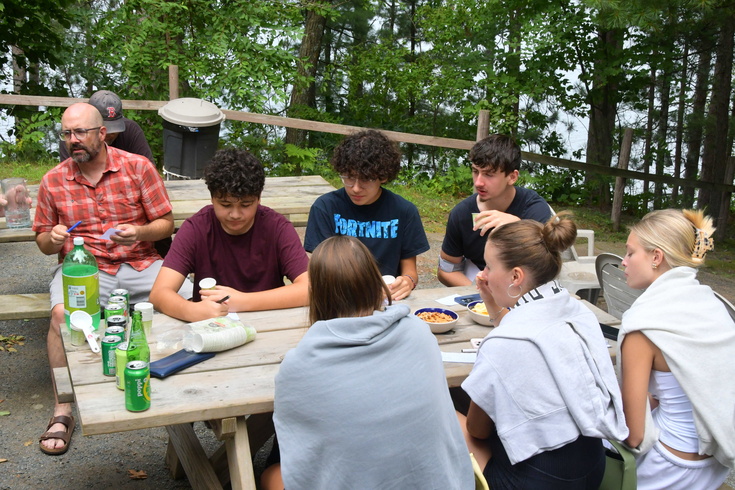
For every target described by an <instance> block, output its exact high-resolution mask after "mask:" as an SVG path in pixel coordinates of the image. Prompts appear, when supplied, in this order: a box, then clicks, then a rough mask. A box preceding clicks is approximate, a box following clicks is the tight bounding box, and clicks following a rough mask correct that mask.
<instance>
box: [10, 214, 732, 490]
mask: <svg viewBox="0 0 735 490" xmlns="http://www.w3.org/2000/svg"><path fill="white" fill-rule="evenodd" d="M299 232H300V234H301V235H302V238H303V229H299ZM441 239H442V236H441V234H429V240H430V243H431V247H432V249H431V251H429V252H427V253H426V254H424V255H423V256H422V257H419V272H420V284H419V287H424V288H427V287H438V286H440V284H439V283H438V281H437V280H436V278H435V277H434V271H435V269H436V257H437V254H438V250H439V248H440V246H441ZM619 247H620V245H619V244H604V243H598V244H597V248H598V250H597V251H598V252H600V251H602V250H605V251H608V250H609V251H612V252H615V253H621V250H620V248H619ZM0 254H1V255H0V265H1V266H2V270H3V272H4V274H5V278H6V279H5V281H0V294H12V293H17V292H23V293H45V292H47V291H48V280H49V274H48V272H49V270H50V269H51V267H52V266H53V264H54V262H55V258H54V257H46V256H44V255H42V254H41V253H40V252H39V251H38V249H37V248H36V245H35V244H34V243H6V244H0ZM702 281H703V282H705V283H707V284H710V285H712V286H713V287H714V288H715V289H717V290H718V291H719V292H721V293H723V294H724V295H725V296H726V297H727V298H728V299H730V300H731V301H733V300H734V299H735V285H733V284H732V281H729V282H728V281H724V280H721V279H719V278H717V277H715V276H712V275H711V274H706V275H703V276H702ZM47 331H48V320H47V319H42V320H30V321H29V320H13V321H0V335H4V336H8V335H24V336H25V337H26V340H25V345H22V346H17V347H16V348H17V352H15V353H8V352H0V366H1V368H0V369H1V372H0V412H10V414H9V415H5V416H0V461H3V460H7V461H3V462H0V489H1V490H4V489H26V488H28V489H31V488H32V489H37V488H51V487H61V488H79V489H84V488H90V489H94V488H153V487H155V488H156V489H157V490H165V489H176V488H190V486H189V484H188V482H187V480H185V479H184V480H178V481H176V480H173V479H172V478H171V477H170V475H169V472H168V468H167V467H166V464H165V459H164V458H165V454H166V444H167V440H168V436H167V434H166V431H165V429H163V428H159V429H150V430H141V431H131V432H124V433H118V434H110V435H102V436H91V437H83V436H82V434H81V428H80V427H79V423H78V421H77V427H76V429H75V431H74V437H73V439H72V444H71V447H70V449H69V451H68V452H67V453H66V454H64V455H62V456H57V457H50V456H46V455H44V454H43V453H41V452H40V451H39V450H38V436H39V435H40V434H41V433H42V432H43V430H44V428H45V426H46V423H47V422H48V419H49V417H50V416H51V412H52V410H53V402H54V398H53V393H52V390H51V381H50V377H49V367H48V360H47V357H46V333H47ZM195 429H196V431H197V433H198V434H199V435H200V438H202V439H204V446H205V450H206V451H207V454H210V455H211V454H212V453H213V452H214V451H215V449H216V448H217V447H218V445H219V442H218V441H217V440H216V439H215V438H214V437H213V436H212V434H211V432H210V431H208V430H206V429H205V428H204V426H203V424H201V423H197V424H196V426H195ZM264 455H265V451H261V452H260V453H259V454H258V455H257V456H256V471H258V470H259V469H260V466H262V461H263V459H264ZM129 470H136V471H143V472H145V474H146V475H147V479H145V480H133V479H131V478H130V477H129V475H128V471H129ZM734 480H735V479H734V478H733V475H732V474H731V476H730V479H729V480H728V483H729V484H730V485H731V486H733V485H735V481H734Z"/></svg>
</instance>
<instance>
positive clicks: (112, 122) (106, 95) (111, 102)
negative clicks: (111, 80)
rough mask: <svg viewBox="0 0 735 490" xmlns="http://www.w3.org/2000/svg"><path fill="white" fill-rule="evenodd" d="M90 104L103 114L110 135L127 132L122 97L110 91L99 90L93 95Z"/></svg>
mask: <svg viewBox="0 0 735 490" xmlns="http://www.w3.org/2000/svg"><path fill="white" fill-rule="evenodd" d="M89 103H90V104H92V105H93V106H95V107H96V108H97V110H98V111H100V114H102V119H103V120H104V121H105V127H106V128H107V132H108V133H122V132H123V131H125V121H123V118H122V117H123V111H122V101H121V100H120V97H118V96H117V95H116V94H114V93H113V92H110V91H109V90H99V91H97V92H95V93H93V94H92V97H90V98H89Z"/></svg>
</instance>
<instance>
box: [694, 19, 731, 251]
mask: <svg viewBox="0 0 735 490" xmlns="http://www.w3.org/2000/svg"><path fill="white" fill-rule="evenodd" d="M734 33H735V24H733V23H732V22H725V23H723V24H722V26H721V27H720V35H719V38H718V41H717V60H716V61H715V73H714V77H713V79H712V97H711V98H710V106H709V117H708V124H707V129H706V131H705V137H704V152H703V155H702V179H703V180H710V181H713V182H720V183H724V182H725V177H726V173H727V162H728V157H729V156H730V150H729V148H727V140H728V137H727V133H728V126H729V116H730V95H731V92H732V78H731V76H732V61H733V34H734ZM722 194H723V193H722V191H716V190H710V189H702V191H701V192H700V194H699V207H700V208H703V207H705V206H706V207H707V208H708V214H709V215H710V216H712V218H713V219H714V220H715V226H716V227H717V232H716V238H718V239H722V238H723V237H724V236H725V231H726V227H727V216H728V213H729V209H727V208H726V209H721V204H722V197H723V196H722ZM728 208H729V206H728Z"/></svg>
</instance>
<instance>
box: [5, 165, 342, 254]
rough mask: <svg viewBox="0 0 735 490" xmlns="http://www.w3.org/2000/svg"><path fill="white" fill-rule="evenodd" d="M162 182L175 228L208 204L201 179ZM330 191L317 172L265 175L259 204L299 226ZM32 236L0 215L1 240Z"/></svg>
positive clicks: (32, 188) (33, 194) (35, 191)
mask: <svg viewBox="0 0 735 490" xmlns="http://www.w3.org/2000/svg"><path fill="white" fill-rule="evenodd" d="M164 185H165V186H166V191H167V192H168V195H169V199H170V200H171V204H172V206H173V213H174V221H175V222H176V226H177V227H179V226H181V223H182V222H183V221H184V220H185V219H186V218H188V217H190V216H192V215H194V214H195V213H196V212H197V211H199V210H200V209H201V208H203V207H204V206H206V205H207V204H210V203H211V201H210V195H209V190H208V189H207V186H206V184H205V183H204V180H203V179H194V180H166V181H164ZM28 189H29V191H30V193H31V197H32V198H33V199H34V203H35V197H36V195H37V194H38V185H31V186H28ZM333 190H335V189H334V187H332V186H331V185H330V184H329V182H327V181H326V180H324V178H323V177H321V176H319V175H304V176H294V177H266V178H265V187H264V188H263V194H262V196H261V204H263V205H264V206H268V207H269V208H272V209H274V210H275V211H277V212H279V213H281V214H283V215H284V216H286V218H289V219H291V220H292V221H293V220H294V219H295V220H296V221H297V223H298V225H300V226H303V225H304V224H305V223H304V222H305V219H304V216H307V217H308V214H309V210H310V209H311V206H312V204H314V201H315V200H316V199H317V198H318V197H319V196H321V195H324V194H326V193H328V192H331V191H333ZM35 213H36V210H35V204H34V205H33V207H32V208H31V220H33V217H34V216H35ZM291 215H294V216H293V217H292V216H291ZM35 238H36V234H35V233H34V232H33V231H32V230H31V229H30V228H24V229H14V230H10V229H8V228H7V226H6V223H5V218H0V243H9V242H32V241H34V240H35Z"/></svg>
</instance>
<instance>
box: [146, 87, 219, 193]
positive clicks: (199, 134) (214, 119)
mask: <svg viewBox="0 0 735 490" xmlns="http://www.w3.org/2000/svg"><path fill="white" fill-rule="evenodd" d="M158 114H159V115H160V116H161V117H162V118H163V172H164V175H165V176H166V178H167V179H172V178H173V179H186V178H189V179H199V178H201V177H202V171H203V169H204V167H205V165H206V164H207V162H208V161H209V159H210V158H212V155H214V152H216V151H217V144H218V143H219V130H220V124H221V123H222V121H223V120H224V119H225V115H224V114H222V111H220V110H219V108H218V107H217V106H216V105H214V104H212V103H211V102H207V101H206V100H202V99H195V98H189V97H185V98H181V99H175V100H172V101H170V102H169V103H167V104H166V105H165V106H163V107H161V108H160V109H158Z"/></svg>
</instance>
